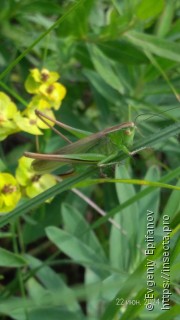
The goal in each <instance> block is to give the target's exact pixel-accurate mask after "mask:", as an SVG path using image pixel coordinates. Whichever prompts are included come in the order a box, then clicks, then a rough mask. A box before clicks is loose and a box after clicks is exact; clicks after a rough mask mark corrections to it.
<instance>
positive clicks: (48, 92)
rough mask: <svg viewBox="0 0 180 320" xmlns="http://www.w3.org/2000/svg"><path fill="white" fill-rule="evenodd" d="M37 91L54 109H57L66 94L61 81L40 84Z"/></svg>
mask: <svg viewBox="0 0 180 320" xmlns="http://www.w3.org/2000/svg"><path fill="white" fill-rule="evenodd" d="M39 92H40V93H41V94H42V96H44V97H45V98H46V99H47V101H49V103H50V104H51V106H52V107H53V108H54V109H55V110H58V109H59V108H60V106H61V102H62V100H63V99H64V97H65V95H66V88H65V87H64V86H63V85H62V84H61V83H58V82H54V83H52V84H42V85H41V86H40V87H39Z"/></svg>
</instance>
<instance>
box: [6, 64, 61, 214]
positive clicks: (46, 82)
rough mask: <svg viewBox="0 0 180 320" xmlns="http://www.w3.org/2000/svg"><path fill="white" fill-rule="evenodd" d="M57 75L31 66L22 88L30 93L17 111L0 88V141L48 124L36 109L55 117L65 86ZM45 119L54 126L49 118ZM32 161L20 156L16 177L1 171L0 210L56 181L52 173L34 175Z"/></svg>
mask: <svg viewBox="0 0 180 320" xmlns="http://www.w3.org/2000/svg"><path fill="white" fill-rule="evenodd" d="M59 77H60V76H59V74H58V73H57V72H50V71H49V70H47V69H42V70H41V71H40V70H38V69H32V70H30V74H29V76H28V77H27V80H26V82H25V88H26V90H27V92H28V93H30V94H32V95H33V97H32V99H31V101H30V102H29V104H28V105H27V107H26V108H25V109H24V110H23V111H19V110H18V108H17V106H16V105H15V103H14V102H12V101H11V99H10V98H9V97H8V96H7V95H6V94H5V93H4V92H0V141H2V140H4V139H6V138H7V137H8V136H9V135H11V134H13V133H16V132H20V131H24V132H28V133H30V134H33V135H42V134H43V132H42V130H43V129H48V128H49V126H48V125H47V124H46V123H44V122H43V121H42V120H40V119H39V118H38V117H37V116H36V114H35V110H36V109H38V110H40V111H42V112H43V113H44V114H46V115H47V116H49V117H50V118H52V119H55V116H54V113H53V109H54V110H58V109H59V108H60V106H61V103H62V100H63V99H64V97H65V95H66V88H65V87H64V86H63V85H62V84H61V83H59V82H57V80H58V79H59ZM46 122H47V123H49V124H50V125H51V126H53V122H52V121H49V120H46ZM31 162H32V160H31V159H27V158H25V157H22V158H20V159H19V165H18V167H17V169H16V173H15V177H14V176H12V175H11V174H9V173H0V214H2V213H7V212H9V211H11V210H13V209H14V208H15V207H16V205H17V203H18V202H19V200H20V199H21V197H22V196H26V197H29V198H32V197H34V196H36V195H37V194H39V193H41V192H43V191H44V190H46V189H48V188H49V187H51V186H53V185H54V184H55V183H56V180H55V178H54V177H53V176H52V175H51V174H43V175H37V174H36V173H35V172H34V171H33V170H32V169H31Z"/></svg>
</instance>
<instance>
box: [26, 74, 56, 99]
mask: <svg viewBox="0 0 180 320" xmlns="http://www.w3.org/2000/svg"><path fill="white" fill-rule="evenodd" d="M59 77H60V76H59V74H58V73H57V72H49V70H47V69H42V70H41V71H39V70H38V69H37V68H35V69H31V70H30V75H29V76H28V77H27V80H26V81H25V88H26V90H27V92H29V93H34V94H37V93H39V86H40V85H41V84H43V83H47V84H51V83H54V82H55V81H57V80H58V79H59Z"/></svg>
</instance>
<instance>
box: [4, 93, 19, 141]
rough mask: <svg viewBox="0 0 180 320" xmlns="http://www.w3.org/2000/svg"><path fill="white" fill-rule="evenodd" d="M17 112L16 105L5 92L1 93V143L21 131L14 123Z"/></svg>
mask: <svg viewBox="0 0 180 320" xmlns="http://www.w3.org/2000/svg"><path fill="white" fill-rule="evenodd" d="M17 112H18V111H17V108H16V105H15V104H14V103H13V102H12V101H11V99H10V98H9V97H8V96H7V95H6V94H5V93H4V92H0V141H2V140H4V139H5V138H7V136H8V135H10V134H12V133H15V132H18V131H19V129H18V127H17V125H16V123H15V122H14V117H15V116H16V114H17Z"/></svg>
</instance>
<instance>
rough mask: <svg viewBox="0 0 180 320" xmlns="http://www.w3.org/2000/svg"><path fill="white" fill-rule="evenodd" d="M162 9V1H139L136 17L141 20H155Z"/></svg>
mask: <svg viewBox="0 0 180 320" xmlns="http://www.w3.org/2000/svg"><path fill="white" fill-rule="evenodd" d="M163 8H164V0H158V1H156V0H141V2H140V3H139V4H138V6H137V7H136V11H135V12H136V14H137V17H138V18H139V19H141V20H147V19H150V18H155V17H156V16H157V15H158V14H160V13H161V11H162V10H163Z"/></svg>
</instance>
